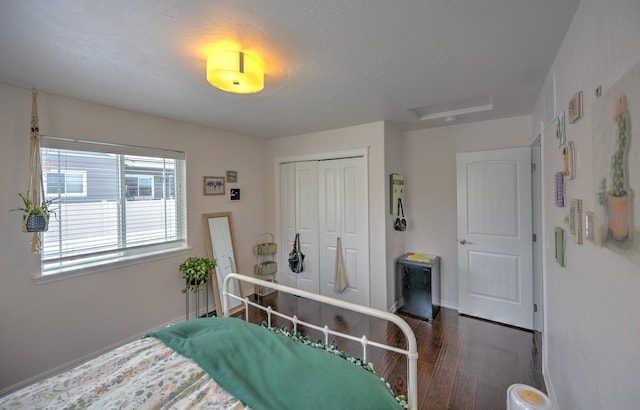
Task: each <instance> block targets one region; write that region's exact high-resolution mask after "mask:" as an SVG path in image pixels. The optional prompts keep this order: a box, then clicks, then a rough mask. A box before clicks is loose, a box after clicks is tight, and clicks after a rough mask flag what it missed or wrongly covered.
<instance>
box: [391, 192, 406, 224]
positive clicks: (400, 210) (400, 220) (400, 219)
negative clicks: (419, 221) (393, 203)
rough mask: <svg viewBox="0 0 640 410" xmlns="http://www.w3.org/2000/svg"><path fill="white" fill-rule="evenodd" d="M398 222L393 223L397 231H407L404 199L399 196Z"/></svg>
mask: <svg viewBox="0 0 640 410" xmlns="http://www.w3.org/2000/svg"><path fill="white" fill-rule="evenodd" d="M400 213H402V218H401V217H400ZM397 215H398V216H397V218H396V222H395V224H394V225H393V229H395V230H396V231H406V230H407V220H406V219H404V208H402V199H401V198H398V212H397Z"/></svg>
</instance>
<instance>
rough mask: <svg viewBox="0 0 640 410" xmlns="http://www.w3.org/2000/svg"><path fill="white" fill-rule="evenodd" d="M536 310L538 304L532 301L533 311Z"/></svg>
mask: <svg viewBox="0 0 640 410" xmlns="http://www.w3.org/2000/svg"><path fill="white" fill-rule="evenodd" d="M537 311H538V304H537V303H534V304H533V313H536V312H537Z"/></svg>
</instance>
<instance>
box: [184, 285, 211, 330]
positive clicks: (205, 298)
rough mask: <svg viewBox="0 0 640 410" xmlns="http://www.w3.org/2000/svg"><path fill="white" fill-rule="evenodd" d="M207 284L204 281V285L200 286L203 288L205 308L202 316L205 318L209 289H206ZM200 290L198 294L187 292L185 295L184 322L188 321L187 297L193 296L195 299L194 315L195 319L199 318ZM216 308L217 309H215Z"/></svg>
mask: <svg viewBox="0 0 640 410" xmlns="http://www.w3.org/2000/svg"><path fill="white" fill-rule="evenodd" d="M208 284H209V281H206V282H205V283H204V285H202V286H203V287H204V308H205V312H204V315H205V317H209V288H208V287H207V285H208ZM202 293H203V292H202V290H200V292H198V293H195V292H187V293H185V301H186V303H185V305H186V310H185V320H189V295H193V296H194V297H195V299H196V300H195V302H196V315H195V317H200V295H201V294H202ZM216 308H217V307H216Z"/></svg>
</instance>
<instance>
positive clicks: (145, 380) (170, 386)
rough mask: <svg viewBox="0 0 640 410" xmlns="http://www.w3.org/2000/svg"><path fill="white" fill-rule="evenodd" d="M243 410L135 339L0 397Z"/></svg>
mask: <svg viewBox="0 0 640 410" xmlns="http://www.w3.org/2000/svg"><path fill="white" fill-rule="evenodd" d="M83 408H100V409H115V408H117V409H233V410H238V409H246V407H245V406H244V405H243V404H242V403H241V402H239V401H238V400H237V399H235V398H234V397H233V396H231V395H230V394H229V393H227V392H226V391H224V390H223V389H222V388H221V387H220V386H218V384H216V382H214V381H213V380H212V379H211V378H210V377H209V376H208V375H207V374H206V372H205V371H204V370H202V368H201V367H200V366H198V365H197V364H196V363H195V362H193V361H192V360H191V359H189V358H186V357H184V356H182V355H180V354H178V353H176V352H174V351H173V350H172V349H171V348H169V347H167V346H165V345H164V343H162V341H160V340H158V339H156V338H145V339H140V340H136V341H134V342H131V343H129V344H126V345H124V346H121V347H119V348H117V349H114V350H112V351H110V352H108V353H105V354H104V355H102V356H100V357H97V358H96V359H93V360H91V361H89V362H86V363H83V364H81V365H79V366H77V367H75V368H73V369H71V370H68V371H66V372H63V373H61V374H59V375H56V376H53V377H51V378H48V379H46V380H43V381H41V382H39V383H36V384H33V385H31V386H28V387H26V388H24V389H22V390H18V391H17V392H14V393H12V394H10V395H8V396H5V397H2V398H0V410H4V409H83Z"/></svg>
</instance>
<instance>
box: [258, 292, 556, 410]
mask: <svg viewBox="0 0 640 410" xmlns="http://www.w3.org/2000/svg"><path fill="white" fill-rule="evenodd" d="M254 298H255V296H254ZM260 299H261V303H262V304H264V305H265V306H268V305H270V306H272V307H274V309H275V308H278V309H279V310H281V311H283V312H285V313H292V312H296V314H297V315H298V317H299V318H300V319H302V320H308V321H309V322H313V323H317V321H322V323H326V324H327V325H329V326H330V327H332V328H334V329H336V330H339V331H345V330H347V329H349V332H350V333H351V332H352V331H356V332H357V334H358V335H360V334H367V335H368V337H369V338H370V339H371V340H375V341H378V342H383V343H387V344H392V345H396V346H399V347H402V348H406V346H404V344H403V343H401V342H399V341H398V340H399V338H400V337H401V332H400V330H399V329H398V328H397V327H396V326H395V325H393V324H388V323H386V322H384V321H381V320H378V319H374V318H367V317H364V316H363V315H360V314H357V313H353V312H345V311H342V310H339V309H337V308H334V307H332V306H327V305H323V304H319V303H317V302H311V301H308V300H305V299H302V298H297V297H293V296H290V295H278V294H277V293H273V294H271V295H268V296H265V297H263V298H260ZM262 318H263V316H262V315H260V314H259V313H257V312H255V311H254V310H252V311H251V319H250V320H251V321H253V322H256V323H259V322H260V321H261V320H262ZM403 318H404V319H405V320H406V321H407V322H408V323H409V325H410V326H411V327H412V328H413V330H414V332H415V335H416V339H417V341H418V353H419V359H418V405H419V408H420V409H434V410H438V409H487V410H500V409H506V391H507V388H508V387H509V386H510V385H511V384H514V383H524V384H528V385H530V386H534V387H536V388H538V389H540V390H542V391H546V389H545V386H544V380H543V378H542V373H541V367H540V358H539V355H538V352H537V349H536V346H535V342H534V335H533V333H531V332H527V331H524V330H520V329H516V328H512V327H508V326H502V325H499V324H496V323H492V322H487V321H483V320H479V319H475V318H471V317H467V316H462V315H458V313H457V311H455V310H452V309H446V308H442V309H440V313H439V314H438V316H437V317H436V319H435V320H434V321H433V322H427V321H423V320H419V319H416V318H413V317H409V316H403ZM284 324H286V325H290V324H289V323H285V322H284V321H282V320H275V321H274V325H277V326H281V325H284ZM302 332H303V333H304V334H308V335H309V336H311V337H312V338H318V339H319V338H320V334H319V333H317V332H314V331H313V330H311V329H302ZM336 342H337V343H338V347H339V348H340V349H341V350H346V351H349V352H350V353H352V354H354V355H356V356H361V354H356V353H354V352H358V351H361V349H360V350H357V349H358V347H357V345H356V343H354V342H350V341H348V340H336ZM353 349H356V350H355V351H354V350H353ZM368 354H369V357H368V359H369V361H371V362H373V363H374V366H375V370H376V372H377V373H378V374H379V375H380V376H381V377H384V378H385V380H386V381H387V382H389V383H390V384H391V386H392V387H393V389H394V391H396V392H402V393H406V360H405V359H404V358H402V357H401V355H399V354H396V353H388V352H385V351H381V350H379V349H375V348H374V349H372V351H370V352H369V353H368Z"/></svg>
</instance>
